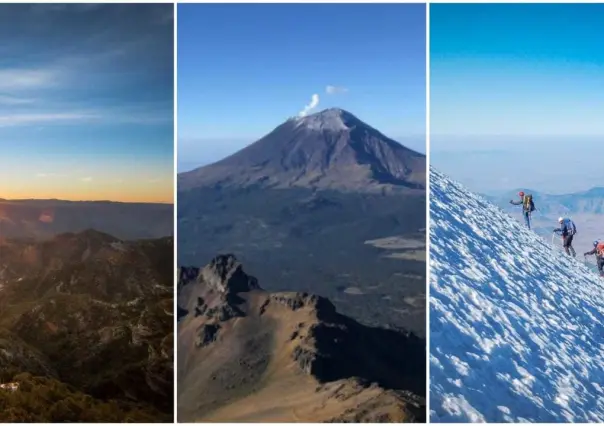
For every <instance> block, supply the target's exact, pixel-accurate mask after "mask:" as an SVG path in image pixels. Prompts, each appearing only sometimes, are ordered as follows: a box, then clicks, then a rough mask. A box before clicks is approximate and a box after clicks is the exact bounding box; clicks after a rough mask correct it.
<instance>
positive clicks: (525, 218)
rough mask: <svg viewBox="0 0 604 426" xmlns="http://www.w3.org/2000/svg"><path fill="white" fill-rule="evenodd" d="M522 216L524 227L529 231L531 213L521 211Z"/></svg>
mask: <svg viewBox="0 0 604 426" xmlns="http://www.w3.org/2000/svg"><path fill="white" fill-rule="evenodd" d="M522 214H523V215H524V222H525V223H526V226H527V227H528V229H531V212H529V211H523V212H522Z"/></svg>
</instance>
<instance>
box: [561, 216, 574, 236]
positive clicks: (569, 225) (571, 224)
mask: <svg viewBox="0 0 604 426" xmlns="http://www.w3.org/2000/svg"><path fill="white" fill-rule="evenodd" d="M562 223H563V224H564V225H565V226H566V229H567V230H568V233H569V235H575V234H576V233H577V225H575V222H573V221H572V220H571V219H564V222H562Z"/></svg>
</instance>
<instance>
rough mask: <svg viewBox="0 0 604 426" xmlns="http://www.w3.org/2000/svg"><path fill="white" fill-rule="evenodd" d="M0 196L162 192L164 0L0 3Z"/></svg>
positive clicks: (169, 170) (167, 16)
mask: <svg viewBox="0 0 604 426" xmlns="http://www.w3.org/2000/svg"><path fill="white" fill-rule="evenodd" d="M0 40H2V42H1V43H0V152H1V154H0V198H64V199H110V200H118V201H160V202H171V201H172V200H173V195H172V193H173V158H174V153H173V152H174V144H173V96H174V94H173V75H174V71H173V43H174V42H173V40H174V39H173V5H170V4H163V5H132V4H131V5H100V4H74V5H66V4H35V5H8V4H0Z"/></svg>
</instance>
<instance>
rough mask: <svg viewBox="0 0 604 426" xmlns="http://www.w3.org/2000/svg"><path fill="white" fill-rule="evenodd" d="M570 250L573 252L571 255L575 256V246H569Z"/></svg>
mask: <svg viewBox="0 0 604 426" xmlns="http://www.w3.org/2000/svg"><path fill="white" fill-rule="evenodd" d="M570 252H571V253H572V254H573V257H577V253H576V252H575V248H574V247H573V246H570Z"/></svg>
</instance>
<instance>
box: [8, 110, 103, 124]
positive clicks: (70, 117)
mask: <svg viewBox="0 0 604 426" xmlns="http://www.w3.org/2000/svg"><path fill="white" fill-rule="evenodd" d="M96 118H99V115H96V114H86V113H70V112H67V113H40V114H9V115H0V127H9V126H21V125H29V124H35V123H48V122H56V121H62V122H74V121H85V120H91V119H96Z"/></svg>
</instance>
